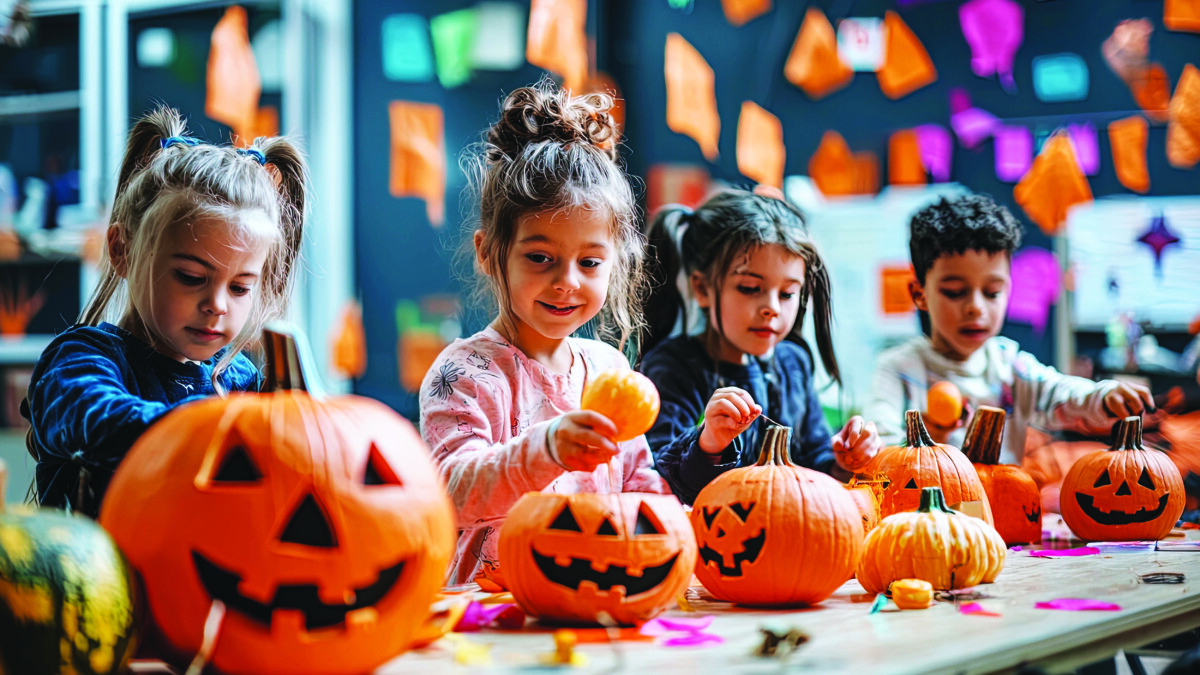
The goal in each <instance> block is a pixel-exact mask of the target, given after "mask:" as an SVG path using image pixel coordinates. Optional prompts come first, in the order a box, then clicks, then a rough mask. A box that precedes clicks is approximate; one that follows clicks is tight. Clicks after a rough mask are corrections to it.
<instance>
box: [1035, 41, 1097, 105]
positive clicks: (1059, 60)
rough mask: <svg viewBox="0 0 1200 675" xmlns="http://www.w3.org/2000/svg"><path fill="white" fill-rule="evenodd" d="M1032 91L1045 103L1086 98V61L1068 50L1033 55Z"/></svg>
mask: <svg viewBox="0 0 1200 675" xmlns="http://www.w3.org/2000/svg"><path fill="white" fill-rule="evenodd" d="M1033 93H1034V94H1035V95H1036V96H1037V98H1038V100H1039V101H1044V102H1046V103H1059V102H1062V101H1082V100H1084V99H1086V98H1087V95H1088V67H1087V63H1085V62H1084V60H1083V57H1081V56H1079V55H1078V54H1071V53H1069V52H1068V53H1063V54H1046V55H1043V56H1035V57H1033Z"/></svg>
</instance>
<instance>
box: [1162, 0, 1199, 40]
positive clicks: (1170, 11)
mask: <svg viewBox="0 0 1200 675" xmlns="http://www.w3.org/2000/svg"><path fill="white" fill-rule="evenodd" d="M1163 25H1164V26H1166V27H1167V30H1178V31H1188V32H1191V33H1200V0H1167V1H1166V2H1165V3H1164V4H1163Z"/></svg>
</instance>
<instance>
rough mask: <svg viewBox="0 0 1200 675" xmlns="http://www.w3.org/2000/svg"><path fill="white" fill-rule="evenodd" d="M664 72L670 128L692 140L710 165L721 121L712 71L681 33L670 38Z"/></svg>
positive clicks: (714, 156)
mask: <svg viewBox="0 0 1200 675" xmlns="http://www.w3.org/2000/svg"><path fill="white" fill-rule="evenodd" d="M666 49H667V53H666V62H665V65H664V70H665V71H666V78H667V126H668V127H669V128H670V129H671V131H674V132H675V133H677V134H684V135H685V136H691V137H692V138H693V139H694V140H695V141H696V142H697V143H699V144H700V151H701V152H703V153H704V157H705V158H706V159H708V160H709V161H712V160H714V159H716V158H717V139H718V138H719V137H720V135H721V118H720V116H719V115H717V95H716V90H715V85H714V76H713V69H712V67H711V66H709V65H708V62H707V61H705V60H704V57H703V56H701V55H700V52H698V51H696V48H695V47H693V46H692V45H691V43H689V42H688V41H687V40H685V39H683V36H682V35H680V34H679V33H668V34H667V48H666Z"/></svg>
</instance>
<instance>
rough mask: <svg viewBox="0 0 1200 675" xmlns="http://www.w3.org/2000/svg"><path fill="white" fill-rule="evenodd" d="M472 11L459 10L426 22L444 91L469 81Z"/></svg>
mask: <svg viewBox="0 0 1200 675" xmlns="http://www.w3.org/2000/svg"><path fill="white" fill-rule="evenodd" d="M475 30H476V26H475V10H474V8H468V9H460V10H458V11H455V12H447V13H446V14H439V15H437V16H435V17H433V18H432V19H430V20H429V31H430V33H432V34H433V55H434V57H435V58H436V59H437V76H438V82H440V83H441V84H442V86H443V87H445V88H447V89H452V88H454V87H457V86H459V85H461V84H466V82H467V81H468V80H470V79H471V69H472V65H471V51H472V50H473V49H474V48H475V47H474V45H475Z"/></svg>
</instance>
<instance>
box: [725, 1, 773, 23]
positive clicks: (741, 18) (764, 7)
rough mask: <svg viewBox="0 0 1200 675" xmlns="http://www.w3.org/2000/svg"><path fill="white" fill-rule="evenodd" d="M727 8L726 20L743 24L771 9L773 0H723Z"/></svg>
mask: <svg viewBox="0 0 1200 675" xmlns="http://www.w3.org/2000/svg"><path fill="white" fill-rule="evenodd" d="M721 6H722V7H724V8H725V20H726V21H728V22H729V23H731V24H733V25H735V26H741V25H743V24H745V23H746V22H747V21H750V20H751V19H755V18H757V17H759V16H762V15H763V14H765V13H767V12H769V11H771V0H721Z"/></svg>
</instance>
